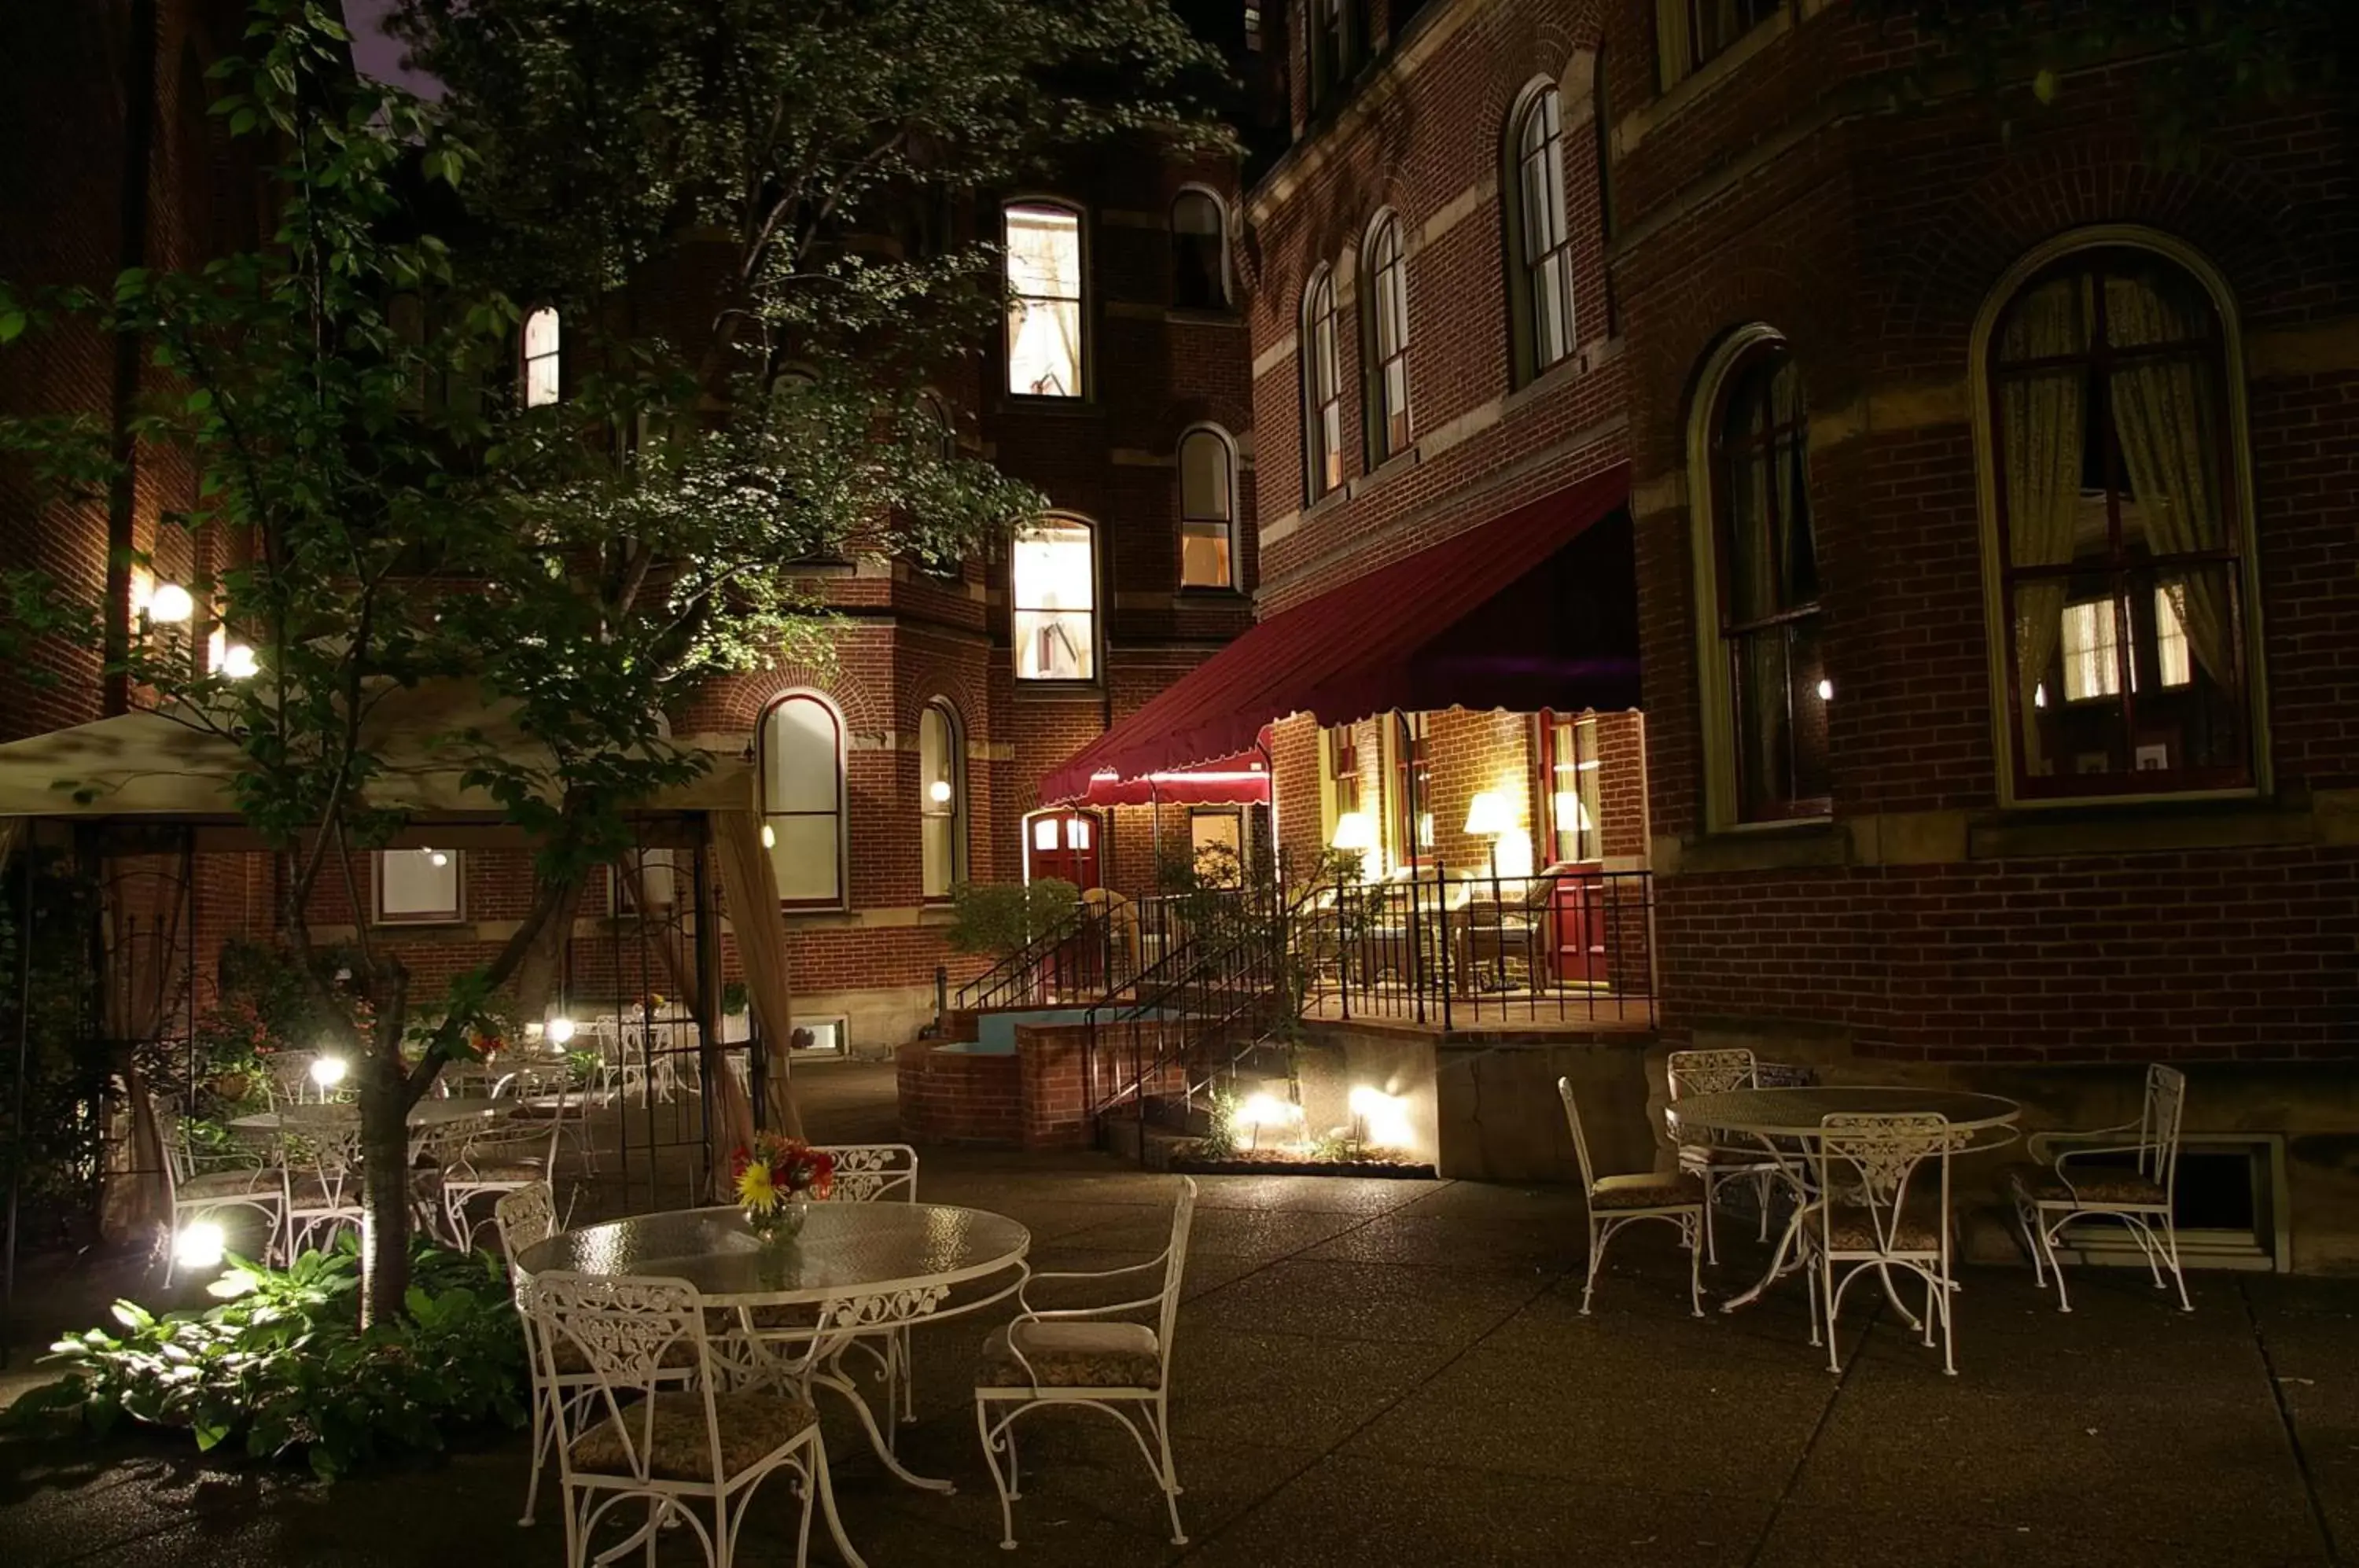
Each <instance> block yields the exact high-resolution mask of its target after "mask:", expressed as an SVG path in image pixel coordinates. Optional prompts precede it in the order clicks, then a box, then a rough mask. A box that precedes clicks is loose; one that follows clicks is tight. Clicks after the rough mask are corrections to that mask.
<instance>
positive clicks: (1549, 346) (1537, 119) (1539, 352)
mask: <svg viewBox="0 0 2359 1568" xmlns="http://www.w3.org/2000/svg"><path fill="white" fill-rule="evenodd" d="M1514 145H1515V148H1516V167H1515V169H1514V171H1513V172H1514V176H1515V178H1514V180H1513V182H1512V183H1511V185H1510V187H1509V189H1510V190H1511V191H1512V192H1513V197H1512V199H1511V201H1509V203H1508V206H1509V213H1508V216H1509V221H1510V223H1512V224H1513V226H1514V229H1515V234H1514V236H1513V237H1514V240H1515V245H1516V249H1515V255H1516V256H1517V262H1518V264H1519V265H1518V267H1517V271H1518V273H1519V274H1520V276H1519V277H1518V278H1517V289H1516V291H1515V293H1514V295H1513V296H1512V297H1511V299H1510V300H1509V305H1510V309H1511V310H1512V312H1513V314H1514V316H1515V318H1516V320H1515V323H1514V324H1515V326H1516V329H1517V332H1516V338H1517V345H1516V359H1517V371H1518V374H1519V376H1520V378H1522V379H1526V380H1528V379H1529V378H1531V377H1532V376H1538V374H1540V372H1542V371H1544V370H1546V369H1548V368H1549V366H1550V365H1555V364H1557V363H1559V362H1560V361H1561V360H1562V359H1564V358H1565V356H1566V355H1568V354H1571V352H1572V350H1573V330H1572V237H1571V220H1570V218H1569V216H1568V214H1567V212H1566V211H1565V196H1564V110H1563V105H1562V103H1560V101H1559V100H1558V97H1557V91H1556V89H1555V88H1553V87H1542V88H1540V89H1539V90H1538V91H1537V92H1535V93H1532V94H1531V96H1530V98H1529V100H1528V101H1527V103H1525V105H1524V108H1523V112H1522V114H1521V115H1520V117H1518V118H1517V121H1516V135H1515V138H1514Z"/></svg>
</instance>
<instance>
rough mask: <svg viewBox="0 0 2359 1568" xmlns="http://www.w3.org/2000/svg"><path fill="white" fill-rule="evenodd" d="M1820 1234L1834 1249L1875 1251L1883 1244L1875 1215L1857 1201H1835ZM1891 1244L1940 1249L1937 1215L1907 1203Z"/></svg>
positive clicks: (1906, 1248)
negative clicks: (1876, 1226) (1823, 1231)
mask: <svg viewBox="0 0 2359 1568" xmlns="http://www.w3.org/2000/svg"><path fill="white" fill-rule="evenodd" d="M1814 1228H1815V1227H1814ZM1824 1234H1825V1235H1826V1236H1828V1238H1829V1240H1830V1243H1831V1245H1832V1247H1834V1249H1835V1250H1836V1251H1837V1252H1876V1251H1880V1250H1882V1249H1883V1247H1884V1242H1883V1240H1882V1238H1880V1237H1879V1236H1877V1235H1876V1234H1875V1216H1874V1215H1872V1214H1869V1213H1868V1211H1867V1208H1866V1207H1865V1205H1864V1204H1860V1203H1841V1202H1838V1203H1835V1204H1834V1205H1833V1207H1832V1210H1831V1211H1830V1213H1829V1215H1828V1219H1827V1229H1826V1232H1825V1233H1824ZM1891 1247H1892V1250H1893V1251H1895V1252H1939V1251H1940V1250H1941V1227H1940V1216H1939V1215H1937V1214H1933V1213H1932V1212H1930V1210H1929V1209H1923V1208H1920V1207H1919V1205H1918V1204H1917V1203H1909V1205H1908V1207H1907V1208H1905V1209H1903V1210H1902V1211H1901V1214H1900V1222H1899V1224H1897V1225H1895V1226H1894V1227H1893V1232H1892V1243H1891Z"/></svg>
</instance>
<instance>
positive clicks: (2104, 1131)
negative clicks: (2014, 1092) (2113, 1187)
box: [2023, 1122, 2138, 1165]
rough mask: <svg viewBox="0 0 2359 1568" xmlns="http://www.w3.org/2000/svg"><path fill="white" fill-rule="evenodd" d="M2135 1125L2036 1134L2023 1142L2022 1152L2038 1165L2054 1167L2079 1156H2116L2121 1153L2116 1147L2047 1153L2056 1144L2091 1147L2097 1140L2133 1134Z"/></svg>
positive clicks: (2126, 1124) (2129, 1123)
mask: <svg viewBox="0 0 2359 1568" xmlns="http://www.w3.org/2000/svg"><path fill="white" fill-rule="evenodd" d="M2137 1129H2138V1124H2137V1123H2136V1122H2124V1123H2122V1125H2121V1126H2119V1127H2092V1128H2090V1129H2088V1130H2087V1131H2084V1132H2036V1133H2033V1134H2032V1135H2031V1136H2030V1137H2029V1138H2025V1139H2024V1140H2023V1148H2024V1152H2026V1153H2027V1154H2028V1155H2030V1156H2031V1158H2032V1159H2034V1160H2038V1162H2039V1163H2040V1164H2042V1165H2056V1164H2060V1163H2061V1162H2062V1161H2063V1160H2068V1159H2071V1158H2072V1157H2073V1156H2075V1155H2080V1154H2118V1153H2120V1152H2122V1150H2121V1149H2120V1148H2119V1147H2118V1146H2110V1147H2092V1148H2088V1149H2071V1150H2067V1151H2065V1152H2063V1153H2050V1152H2049V1151H2050V1150H2051V1149H2055V1148H2056V1146H2057V1145H2058V1144H2064V1143H2073V1144H2094V1143H2095V1140H2097V1139H2099V1138H2118V1137H2120V1136H2121V1135H2122V1134H2123V1133H2125V1132H2128V1133H2134V1132H2136V1131H2137ZM2135 1147H2136V1146H2135V1145H2133V1146H2132V1148H2133V1149H2135Z"/></svg>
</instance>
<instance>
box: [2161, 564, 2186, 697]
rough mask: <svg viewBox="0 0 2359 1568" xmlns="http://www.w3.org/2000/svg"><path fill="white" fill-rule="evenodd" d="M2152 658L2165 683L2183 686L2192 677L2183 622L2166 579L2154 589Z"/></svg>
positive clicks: (2166, 684)
mask: <svg viewBox="0 0 2359 1568" xmlns="http://www.w3.org/2000/svg"><path fill="white" fill-rule="evenodd" d="M2183 591H2184V590H2183V589H2182V590H2181V592H2183ZM2154 661H2155V665H2156V667H2157V668H2158V670H2160V671H2161V673H2162V683H2163V684H2164V685H2165V686H2184V685H2186V684H2188V683H2189V682H2190V681H2193V680H2194V679H2195V665H2194V661H2193V660H2192V659H2190V658H2189V657H2188V652H2187V626H2186V623H2184V622H2183V621H2181V620H2180V618H2179V606H2178V605H2177V604H2174V603H2172V600H2171V585H2170V584H2169V583H2163V584H2160V585H2158V586H2157V587H2156V589H2155V591H2154Z"/></svg>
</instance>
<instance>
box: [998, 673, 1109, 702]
mask: <svg viewBox="0 0 2359 1568" xmlns="http://www.w3.org/2000/svg"><path fill="white" fill-rule="evenodd" d="M1104 695H1105V685H1104V683H1103V681H1027V680H1025V679H1024V678H1022V677H1021V676H1018V677H1017V678H1016V699H1017V701H1019V702H1020V701H1022V700H1024V699H1026V698H1028V697H1038V698H1051V697H1062V698H1075V697H1087V698H1089V699H1091V700H1092V701H1096V700H1097V699H1099V698H1102V697H1103V696H1104Z"/></svg>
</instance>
